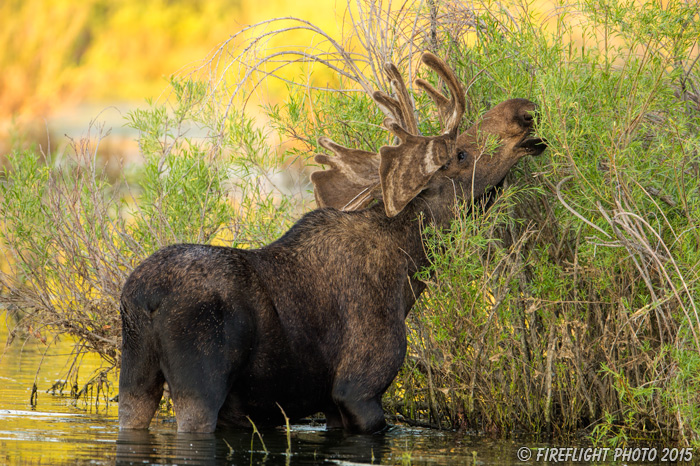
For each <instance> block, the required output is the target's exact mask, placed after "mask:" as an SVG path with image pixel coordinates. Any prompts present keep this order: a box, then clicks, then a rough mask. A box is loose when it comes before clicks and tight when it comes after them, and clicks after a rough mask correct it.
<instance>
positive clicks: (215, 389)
mask: <svg viewBox="0 0 700 466" xmlns="http://www.w3.org/2000/svg"><path fill="white" fill-rule="evenodd" d="M422 59H423V62H424V63H425V64H426V65H427V66H429V67H430V68H432V69H433V70H434V71H435V72H437V74H438V75H439V76H440V77H441V79H442V80H443V82H444V83H445V84H446V86H447V87H448V89H449V91H450V97H449V98H447V97H445V96H444V95H442V94H441V93H440V92H438V91H437V90H436V89H435V88H433V87H432V86H431V85H430V84H428V83H427V82H426V81H423V80H417V82H416V84H417V85H418V86H419V87H421V88H422V89H423V90H425V91H426V92H427V93H428V94H429V95H430V96H431V97H432V99H433V101H434V102H435V104H436V105H437V107H438V114H439V118H440V120H441V122H442V124H443V130H444V131H443V133H442V134H440V135H438V136H422V135H420V134H419V133H418V129H417V128H418V125H417V122H416V120H415V116H414V111H413V108H412V107H411V104H410V102H411V99H410V98H409V95H408V92H407V90H406V86H405V84H404V82H403V79H402V78H401V75H400V74H399V72H398V70H397V69H396V67H395V66H393V65H391V64H388V65H386V67H385V69H386V72H387V74H388V76H389V78H390V80H391V82H392V86H393V88H394V93H395V95H396V97H391V96H389V95H387V94H385V93H383V92H375V93H374V95H373V98H374V100H375V101H376V102H377V104H378V105H379V106H380V107H381V108H382V110H383V111H384V112H385V113H386V114H387V115H388V118H387V119H386V120H385V121H384V126H385V127H386V128H387V129H388V130H390V131H391V132H392V133H393V134H394V135H395V136H396V137H397V138H398V140H399V141H400V142H399V144H398V145H397V146H385V147H382V148H380V149H379V151H377V152H376V153H373V152H365V151H360V150H355V149H348V148H345V147H342V146H339V145H337V144H335V143H334V142H332V141H331V140H329V139H327V138H321V139H320V140H319V143H320V144H321V145H322V146H323V147H324V148H326V149H328V150H329V151H331V152H333V153H334V156H333V157H331V156H327V155H318V156H316V160H317V161H318V162H319V163H322V164H324V165H326V166H328V167H329V169H328V170H325V171H319V172H316V173H314V174H312V181H313V182H314V185H315V193H316V198H317V202H318V204H319V206H320V208H319V209H317V210H314V211H312V212H310V213H308V214H306V215H305V216H304V217H302V218H301V219H300V220H299V221H298V222H297V223H296V224H295V225H294V226H293V227H292V228H291V229H290V230H289V231H288V232H287V233H286V234H284V235H283V236H282V237H281V238H280V239H278V240H277V241H275V242H273V243H272V244H270V245H268V246H265V247H263V248H260V249H254V250H241V249H233V248H225V247H215V246H207V245H194V244H180V245H174V246H169V247H166V248H164V249H161V250H159V251H158V252H156V253H155V254H153V255H152V256H150V257H149V258H147V259H146V260H145V261H143V262H142V263H141V264H140V265H139V266H138V267H136V269H135V270H134V271H133V273H132V274H131V275H130V276H129V278H128V279H127V281H126V283H125V285H124V288H123V292H122V298H121V314H122V325H123V327H122V366H121V374H120V380H119V396H120V402H119V405H120V406H119V425H120V428H121V429H145V428H147V427H148V426H149V424H150V421H151V418H152V417H153V415H154V413H155V410H156V409H157V407H158V404H159V401H160V399H161V396H162V393H163V384H164V382H167V383H168V386H169V387H170V393H171V396H172V399H173V404H174V410H175V416H176V420H177V426H178V431H182V432H211V431H213V430H214V429H215V428H216V427H217V425H228V426H240V427H250V420H252V421H253V422H254V423H255V424H256V425H257V426H270V425H279V424H282V423H284V417H283V415H282V411H281V409H280V408H282V409H283V410H284V412H285V413H286V415H287V416H288V417H289V418H290V419H292V420H295V419H299V418H301V417H304V416H308V415H310V414H313V413H316V412H319V411H320V412H323V413H324V414H325V416H326V422H327V425H328V427H329V428H343V429H345V430H346V431H348V432H353V433H372V432H377V431H380V430H382V429H383V428H384V427H385V426H386V423H385V420H384V414H383V412H382V406H381V397H382V394H383V393H384V392H385V391H386V389H387V388H388V386H389V384H390V383H391V382H392V380H393V379H394V377H395V376H396V374H397V373H398V371H399V368H400V367H401V364H402V363H403V360H404V356H405V353H406V327H405V318H406V315H407V314H408V312H409V311H410V309H411V307H412V306H413V304H414V303H415V301H416V299H417V298H418V296H419V295H420V293H421V292H422V291H423V289H424V284H423V283H422V282H420V281H418V280H416V279H415V278H414V276H415V274H416V272H417V271H418V270H419V269H420V268H421V267H423V266H426V265H428V258H427V257H426V255H425V248H424V246H423V234H422V228H423V226H424V225H426V224H432V225H435V226H437V227H446V226H449V223H450V221H451V219H452V218H453V217H454V212H455V208H456V206H458V205H460V204H459V203H458V201H460V200H465V199H466V200H469V199H474V198H479V197H481V196H483V195H484V194H485V193H486V192H487V190H488V189H489V188H491V187H494V186H496V185H498V184H499V183H500V182H501V181H502V180H503V178H504V177H505V176H506V174H507V173H508V171H509V169H510V168H511V167H512V166H513V164H515V162H517V160H519V159H520V158H522V157H523V156H525V155H528V154H532V155H536V154H539V153H540V152H542V151H543V150H544V148H545V144H544V142H543V141H542V140H541V139H539V138H537V137H534V136H532V135H531V131H532V127H533V124H534V120H533V116H532V112H533V111H534V109H535V106H534V104H533V103H532V102H530V101H528V100H525V99H511V100H508V101H505V102H503V103H501V104H499V105H497V106H496V107H494V108H493V109H491V110H490V111H488V112H487V113H486V114H485V115H484V116H483V118H482V119H481V120H480V121H479V122H477V123H476V124H475V125H474V126H472V127H471V128H470V129H468V130H467V131H465V132H464V133H461V134H459V124H460V121H461V119H462V116H463V114H464V109H465V96H464V91H463V89H462V86H461V84H460V83H459V81H458V80H457V79H456V77H455V76H454V73H453V72H452V71H451V70H450V69H449V68H448V67H447V66H446V65H445V63H444V62H442V60H440V59H439V58H437V57H435V56H434V55H432V54H429V53H426V54H424V55H423V57H422ZM493 138H496V139H495V140H496V141H497V143H498V144H497V147H495V148H494V145H493V143H492V141H493V140H494V139H493ZM249 418H250V420H249Z"/></svg>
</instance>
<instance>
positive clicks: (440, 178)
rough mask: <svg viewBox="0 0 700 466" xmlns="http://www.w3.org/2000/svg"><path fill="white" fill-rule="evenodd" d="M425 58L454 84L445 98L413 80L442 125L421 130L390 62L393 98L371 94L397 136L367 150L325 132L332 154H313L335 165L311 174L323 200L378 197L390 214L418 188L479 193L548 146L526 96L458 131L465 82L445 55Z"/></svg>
mask: <svg viewBox="0 0 700 466" xmlns="http://www.w3.org/2000/svg"><path fill="white" fill-rule="evenodd" d="M422 61H423V63H424V64H426V65H427V66H428V67H430V68H432V69H433V70H435V72H436V73H437V74H438V75H439V76H440V78H441V79H442V80H443V82H444V83H445V85H446V86H447V88H448V89H449V91H450V98H447V97H445V96H444V95H443V94H442V93H440V92H439V91H438V90H436V89H435V88H434V87H433V86H432V85H431V84H430V83H428V82H427V81H425V80H423V79H417V80H416V84H417V85H418V87H420V88H422V89H423V90H424V91H425V92H426V93H428V95H430V97H431V98H432V100H433V101H434V102H435V104H436V106H437V109H438V114H439V118H440V121H441V123H442V126H443V128H444V130H443V133H442V134H440V135H438V136H422V135H420V134H419V131H418V122H417V121H416V118H415V113H414V110H413V107H412V105H411V99H410V96H409V94H408V90H407V89H406V85H405V83H404V81H403V78H402V77H401V74H400V73H399V71H398V69H397V68H396V66H394V65H393V64H391V63H388V64H386V65H385V71H386V73H387V75H388V77H389V79H390V82H391V85H392V87H393V89H394V92H395V94H396V98H394V97H391V96H389V95H387V94H386V93H384V92H381V91H376V92H375V93H374V94H373V96H372V97H373V98H374V100H375V102H376V103H377V104H378V105H379V106H380V107H381V108H382V110H384V112H385V113H386V114H388V115H389V117H388V118H386V119H385V120H384V127H385V128H386V129H388V130H389V131H391V132H392V133H393V134H394V136H396V138H398V140H399V144H398V145H397V146H384V147H382V148H380V149H379V151H378V152H367V151H362V150H357V149H349V148H346V147H342V146H340V145H338V144H336V143H335V142H333V141H331V140H330V139H328V138H320V139H319V144H320V145H321V146H322V147H324V148H326V149H327V150H329V151H331V152H333V153H334V154H335V157H329V156H327V155H325V154H320V155H317V156H316V162H318V163H320V164H324V165H328V166H329V167H330V169H328V170H325V171H317V172H315V173H312V175H311V180H312V181H313V183H314V188H315V195H316V201H317V203H318V205H319V206H321V207H334V208H336V209H340V210H358V209H361V208H364V207H366V206H367V205H369V204H370V203H371V202H372V201H373V200H375V199H377V200H382V201H383V204H384V209H385V212H386V215H387V216H388V217H394V216H396V215H397V214H398V213H400V212H401V211H402V210H403V209H404V208H405V207H406V205H407V204H408V203H409V202H411V201H412V200H413V199H414V198H416V197H417V196H418V195H419V194H420V195H421V196H423V197H424V198H426V199H429V198H432V199H435V200H439V201H438V202H443V203H444V202H445V200H448V202H449V199H450V197H452V199H463V198H465V197H467V198H468V197H471V198H474V199H475V198H478V197H480V196H482V195H483V194H484V193H485V192H486V190H487V189H488V188H489V187H493V186H496V185H498V184H499V183H500V182H501V181H502V180H503V178H504V177H505V176H506V174H507V173H508V171H509V170H510V168H511V167H512V166H513V165H514V164H515V163H516V162H517V161H518V160H519V159H521V158H522V157H524V156H526V155H537V154H540V153H541V152H542V151H543V150H544V149H545V147H546V145H545V143H544V141H543V140H542V139H540V138H538V137H534V136H532V135H531V133H532V130H533V126H534V115H533V114H534V111H535V108H536V107H535V104H534V103H532V102H530V101H529V100H527V99H511V100H507V101H505V102H502V103H500V104H498V105H497V106H496V107H494V108H492V109H491V110H489V111H488V112H486V114H485V115H484V116H483V117H482V118H481V120H480V121H479V122H477V123H476V124H475V125H473V126H472V127H471V128H469V129H468V130H467V131H465V132H464V133H461V134H459V126H460V122H461V120H462V117H463V116H464V111H465V107H466V102H465V96H464V90H463V88H462V85H461V84H460V83H459V81H458V80H457V78H456V76H455V75H454V73H453V72H452V70H450V68H449V67H448V66H447V65H446V64H445V62H443V61H442V60H441V59H440V58H438V57H436V56H435V55H433V54H431V53H425V54H424V55H423V56H422Z"/></svg>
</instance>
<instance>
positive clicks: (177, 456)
mask: <svg viewBox="0 0 700 466" xmlns="http://www.w3.org/2000/svg"><path fill="white" fill-rule="evenodd" d="M4 324H5V319H4V316H3V315H2V314H0V342H4V341H5V340H6V337H7V329H6V328H5V325H4ZM70 349H71V347H70V344H69V343H68V342H63V343H59V344H57V345H56V346H55V347H52V348H50V349H49V351H48V352H47V347H46V346H45V345H43V344H42V343H40V342H38V341H36V340H29V341H27V342H25V343H23V342H22V341H15V343H14V344H13V345H12V346H10V347H9V348H6V350H5V354H4V356H3V357H2V359H0V465H4V464H8V465H76V464H80V465H83V464H90V465H103V464H106V465H112V464H120V465H121V464H139V465H140V464H157V465H175V464H177V465H239V464H246V465H258V464H265V465H274V464H295V465H304V464H309V465H311V464H339V465H354V464H414V465H426V464H430V465H439V464H443V465H452V464H479V465H481V464H526V463H521V462H518V460H517V456H516V453H517V449H518V448H519V447H520V446H522V445H520V444H519V443H518V442H517V441H516V442H513V441H502V440H499V441H495V440H490V439H488V438H485V437H481V436H476V435H463V434H458V433H454V432H439V431H435V430H428V429H418V428H409V427H403V426H400V427H394V428H393V429H391V430H390V431H389V432H387V433H386V434H384V435H345V434H343V433H342V432H336V431H333V432H327V431H326V430H325V426H324V425H323V424H313V423H311V422H309V423H306V424H300V425H294V426H292V427H291V432H290V439H289V442H288V440H287V432H286V430H285V429H284V428H278V429H273V430H267V431H264V432H263V433H262V437H263V441H264V443H265V445H264V447H263V444H262V443H261V441H260V439H259V438H258V437H257V436H254V435H253V434H252V432H251V431H244V430H234V431H217V432H216V433H215V434H210V435H191V434H189V435H186V434H178V433H177V429H176V425H175V422H174V419H173V418H172V417H169V416H163V415H159V416H158V417H157V418H155V419H154V420H153V422H152V424H151V428H150V429H149V430H148V431H141V432H122V433H120V432H119V429H118V423H117V409H118V406H117V404H116V403H111V404H110V405H109V406H105V403H104V401H103V400H101V403H100V405H99V406H97V407H96V406H95V405H94V404H93V403H91V404H88V403H85V402H77V403H76V402H75V401H73V400H71V399H70V398H67V397H60V396H54V395H50V394H48V393H46V390H47V389H49V388H50V387H51V386H52V385H53V384H54V382H55V381H56V379H57V378H58V377H59V376H60V375H61V374H62V373H63V369H64V365H65V362H66V360H67V356H68V355H69V353H70ZM45 352H46V354H45ZM42 358H44V361H43V363H42V367H41V370H40V371H39V373H38V376H37V368H38V367H39V362H40V361H41V360H42ZM99 364H100V361H99V359H97V358H92V359H91V358H86V359H85V360H84V361H83V365H82V366H81V382H84V380H87V378H88V377H89V375H90V373H91V372H92V370H94V369H96V368H97V367H99ZM35 377H37V378H36V382H37V386H38V388H39V392H38V403H37V405H36V407H34V408H33V407H32V406H31V405H30V396H31V387H32V384H33V383H34V380H35ZM83 379H84V380H83ZM528 446H534V445H528ZM289 448H291V454H290V453H289V451H288V449H289ZM265 449H267V452H266V451H265ZM530 464H534V463H530Z"/></svg>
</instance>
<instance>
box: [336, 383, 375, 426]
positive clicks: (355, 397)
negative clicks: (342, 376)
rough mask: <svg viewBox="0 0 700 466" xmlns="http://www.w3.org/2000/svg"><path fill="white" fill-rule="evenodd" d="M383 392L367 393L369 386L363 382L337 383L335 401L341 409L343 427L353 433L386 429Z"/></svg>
mask: <svg viewBox="0 0 700 466" xmlns="http://www.w3.org/2000/svg"><path fill="white" fill-rule="evenodd" d="M382 393H383V391H382ZM382 393H378V394H375V395H367V387H365V386H364V384H363V383H362V382H351V381H344V382H340V383H337V384H336V385H335V387H334V388H333V401H335V403H336V406H337V407H338V410H339V411H340V415H341V418H342V422H343V428H344V429H345V430H346V431H347V432H350V433H353V434H374V433H377V432H380V431H382V430H384V428H386V421H385V420H384V411H383V410H382V403H381V398H382Z"/></svg>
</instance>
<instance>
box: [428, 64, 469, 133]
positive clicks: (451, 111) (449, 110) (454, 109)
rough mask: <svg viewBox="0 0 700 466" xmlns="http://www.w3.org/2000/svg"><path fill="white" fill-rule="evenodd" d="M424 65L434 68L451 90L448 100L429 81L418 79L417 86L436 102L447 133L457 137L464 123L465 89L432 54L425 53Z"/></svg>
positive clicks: (452, 73) (450, 71)
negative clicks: (460, 124) (461, 124)
mask: <svg viewBox="0 0 700 466" xmlns="http://www.w3.org/2000/svg"><path fill="white" fill-rule="evenodd" d="M421 59H422V60H423V63H425V64H426V65H427V66H429V67H430V68H432V69H433V70H434V71H435V72H436V73H437V74H438V75H439V76H440V78H442V80H443V81H444V82H445V84H446V85H447V87H448V89H449V90H450V98H449V99H448V98H447V97H445V96H444V95H442V93H440V92H439V91H438V90H437V89H435V88H434V87H433V86H432V85H431V84H430V83H429V82H428V81H426V80H424V79H416V84H417V85H418V86H420V87H421V88H422V89H423V90H424V91H425V92H427V93H428V95H430V97H431V98H432V99H433V101H434V102H435V105H437V107H438V112H439V114H440V121H441V123H442V125H443V127H444V128H445V133H449V134H450V135H453V136H456V135H457V132H458V131H459V123H460V122H461V121H462V117H463V116H464V111H465V109H466V107H467V101H466V99H465V97H464V89H463V88H462V85H461V84H460V82H459V80H458V79H457V77H456V76H455V74H454V72H453V71H452V70H451V69H450V68H449V67H448V66H447V64H445V62H444V61H442V60H441V59H440V58H438V57H436V56H435V55H433V54H432V53H430V52H425V53H424V54H423V56H422V57H421Z"/></svg>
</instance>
